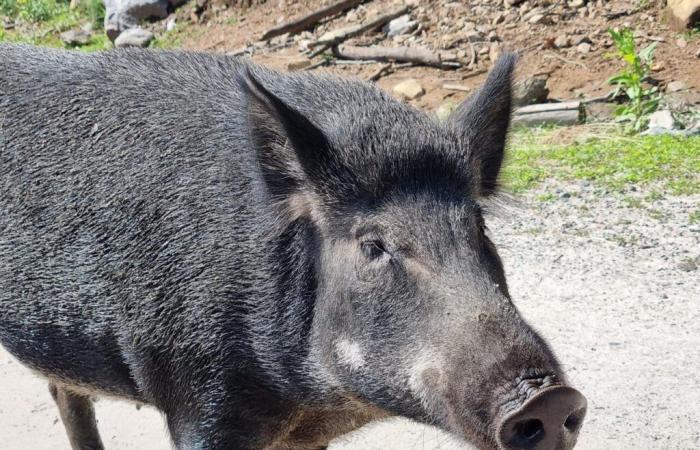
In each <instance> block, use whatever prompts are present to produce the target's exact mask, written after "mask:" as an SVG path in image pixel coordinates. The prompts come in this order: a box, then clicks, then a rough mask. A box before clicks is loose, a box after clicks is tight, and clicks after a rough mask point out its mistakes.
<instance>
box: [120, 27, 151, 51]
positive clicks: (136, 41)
mask: <svg viewBox="0 0 700 450" xmlns="http://www.w3.org/2000/svg"><path fill="white" fill-rule="evenodd" d="M154 38H155V36H154V35H153V33H151V32H150V31H148V30H144V29H143V28H129V29H127V30H124V31H123V32H121V33H120V34H119V36H118V37H117V38H116V39H115V40H114V46H115V47H148V45H149V44H150V43H151V41H153V39H154Z"/></svg>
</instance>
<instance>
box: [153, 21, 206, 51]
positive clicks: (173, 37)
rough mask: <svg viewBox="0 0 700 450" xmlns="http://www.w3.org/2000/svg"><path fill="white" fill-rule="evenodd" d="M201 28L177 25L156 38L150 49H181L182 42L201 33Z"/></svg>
mask: <svg viewBox="0 0 700 450" xmlns="http://www.w3.org/2000/svg"><path fill="white" fill-rule="evenodd" d="M201 32H202V28H201V27H200V28H196V27H193V26H191V25H190V24H182V23H177V24H176V25H175V28H173V29H172V30H170V31H168V32H167V33H163V34H161V35H159V36H156V38H155V39H154V40H153V42H152V43H151V45H150V47H151V48H159V49H162V50H168V49H174V48H180V47H182V42H183V41H184V40H185V38H186V37H188V36H189V37H192V36H195V35H196V34H197V33H201Z"/></svg>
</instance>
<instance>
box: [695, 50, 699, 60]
mask: <svg viewBox="0 0 700 450" xmlns="http://www.w3.org/2000/svg"><path fill="white" fill-rule="evenodd" d="M695 56H697V57H698V58H700V48H699V49H698V51H697V52H695Z"/></svg>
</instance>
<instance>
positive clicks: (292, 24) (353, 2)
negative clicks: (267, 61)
mask: <svg viewBox="0 0 700 450" xmlns="http://www.w3.org/2000/svg"><path fill="white" fill-rule="evenodd" d="M366 1H367V0H341V1H339V2H336V3H333V4H332V5H329V6H326V7H324V8H321V9H318V10H316V11H314V12H312V13H310V14H307V15H306V16H303V17H299V18H297V19H293V20H290V21H289V22H285V23H282V24H280V25H277V26H276V27H273V28H271V29H269V30H267V31H266V32H265V34H263V35H262V37H261V38H260V40H263V41H264V40H267V39H270V38H273V37H275V36H280V35H282V34H284V33H290V34H294V33H299V32H301V31H304V30H306V29H308V28H311V27H312V26H313V25H316V24H317V23H318V22H320V21H321V20H323V19H325V18H326V17H328V16H332V15H334V14H338V13H341V12H343V11H347V10H348V9H351V8H354V7H355V6H357V5H359V4H361V3H364V2H366Z"/></svg>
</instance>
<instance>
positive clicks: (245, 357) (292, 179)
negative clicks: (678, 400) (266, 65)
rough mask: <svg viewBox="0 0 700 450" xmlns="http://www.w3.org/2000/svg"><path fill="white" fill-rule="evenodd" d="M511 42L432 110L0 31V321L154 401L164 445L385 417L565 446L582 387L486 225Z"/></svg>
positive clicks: (68, 398)
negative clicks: (448, 102) (540, 330)
mask: <svg viewBox="0 0 700 450" xmlns="http://www.w3.org/2000/svg"><path fill="white" fill-rule="evenodd" d="M514 62H515V58H514V57H513V56H512V55H506V56H504V57H502V58H501V59H500V60H499V61H498V63H497V64H496V66H495V67H494V69H493V70H492V72H491V74H490V75H489V77H488V80H487V81H486V83H485V85H484V86H483V88H482V89H481V90H480V91H479V92H478V93H476V94H475V95H474V96H473V97H472V98H471V99H470V100H468V101H467V102H466V103H464V104H463V105H461V106H460V107H459V108H458V109H457V110H456V111H455V113H454V114H453V115H452V117H451V118H450V119H449V120H448V121H447V122H446V123H439V122H437V121H436V120H434V119H433V118H431V117H429V116H427V115H426V114H424V113H422V112H420V111H417V110H415V109H413V108H411V107H409V106H407V105H404V104H401V103H399V102H396V101H394V100H392V99H391V97H389V96H388V95H387V94H385V93H384V92H382V91H381V90H379V89H377V88H375V87H373V86H371V85H369V84H367V83H362V82H357V81H349V80H344V79H340V78H334V77H327V76H315V75H309V74H294V75H282V74H277V73H274V72H271V71H268V70H265V69H263V68H260V67H256V66H254V65H251V64H248V63H245V62H241V61H239V60H237V59H233V58H229V57H225V56H216V55H206V54H187V53H153V52H147V51H136V50H130V51H112V52H107V53H103V54H93V55H85V54H79V53H71V52H62V51H54V50H41V49H36V48H31V47H24V46H0V145H1V147H0V189H1V191H2V196H1V197H0V342H1V343H2V345H3V346H4V347H5V348H6V349H7V350H8V351H9V352H10V353H12V354H13V355H14V356H16V357H17V358H18V359H19V360H20V361H22V362H23V363H24V364H26V365H27V366H28V367H30V368H32V369H34V370H35V371H37V372H39V373H41V374H43V375H45V376H46V377H47V378H48V379H49V383H50V386H51V392H52V394H53V396H54V398H55V399H56V401H57V404H58V406H59V408H60V410H61V416H62V418H63V421H64V424H65V426H66V428H67V431H68V435H69V438H70V440H71V443H72V445H73V447H74V448H76V449H84V448H92V449H96V448H101V447H102V444H101V442H100V437H99V435H98V432H97V428H96V426H95V421H94V413H93V409H92V404H91V401H90V398H89V396H90V395H100V394H105V395H112V396H119V397H123V398H126V399H131V400H134V401H137V402H144V403H147V404H151V405H153V406H155V407H156V408H158V409H159V410H161V411H162V412H163V413H164V414H165V416H166V418H167V423H168V427H169V430H170V433H171V436H172V439H173V441H174V443H175V445H176V446H177V447H178V448H181V449H238V450H247V449H319V448H324V447H325V446H326V445H327V444H328V442H329V441H330V440H331V439H332V438H334V437H335V436H338V435H340V434H342V433H346V432H348V431H350V430H353V429H355V428H357V427H359V426H361V425H363V424H364V423H367V422H369V421H372V420H375V419H379V418H384V417H388V416H393V415H400V416H405V417H409V418H411V419H414V420H417V421H420V422H425V423H430V424H435V425H437V426H439V427H441V428H443V429H445V430H448V431H450V432H452V433H454V434H455V435H457V436H461V437H463V438H464V439H466V440H468V441H470V442H472V443H474V444H475V445H477V446H478V447H480V448H483V449H495V448H500V449H549V450H555V449H556V450H559V449H570V448H572V447H573V445H574V443H575V441H576V437H577V434H578V431H579V428H580V425H581V423H582V420H583V416H584V414H585V410H586V401H585V398H584V397H583V396H582V395H581V394H580V393H578V391H576V390H574V389H573V388H571V387H569V386H568V385H567V382H566V380H565V377H564V375H563V373H562V370H561V368H560V367H559V365H558V363H557V361H556V359H555V357H554V355H553V354H552V352H551V351H550V349H549V348H548V346H547V344H546V343H545V342H544V341H543V340H542V338H540V337H539V336H538V335H537V334H536V333H535V332H534V331H533V330H532V329H531V328H530V327H529V326H528V325H527V324H526V323H525V322H524V321H523V319H522V318H521V317H520V316H519V315H518V312H517V310H516V308H515V307H514V306H513V304H512V303H511V300H510V296H509V293H508V288H507V287H506V280H505V278H504V273H503V267H502V265H501V262H500V259H499V257H498V254H497V253H496V249H495V247H494V245H493V244H492V243H491V241H489V239H488V237H487V236H486V234H485V229H486V227H485V224H484V218H483V215H482V206H483V205H484V202H485V201H486V200H487V199H488V198H489V196H492V195H494V194H495V192H496V188H497V183H496V181H497V175H498V172H499V169H500V166H501V161H502V159H503V148H504V142H505V140H506V132H507V128H508V123H509V120H510V109H511V100H510V98H511V74H512V70H513V66H514Z"/></svg>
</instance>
